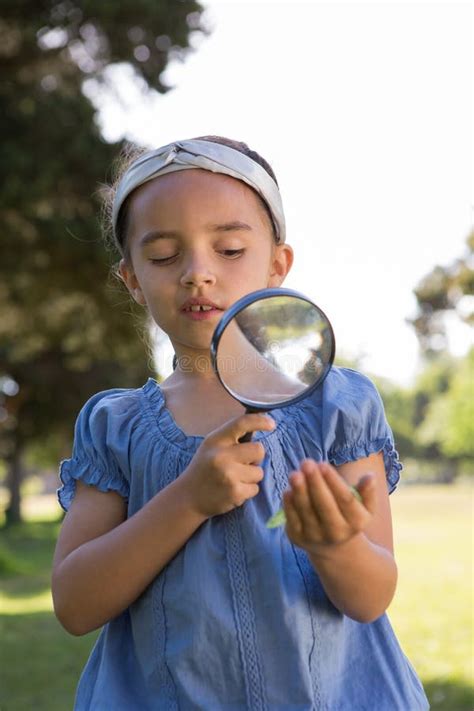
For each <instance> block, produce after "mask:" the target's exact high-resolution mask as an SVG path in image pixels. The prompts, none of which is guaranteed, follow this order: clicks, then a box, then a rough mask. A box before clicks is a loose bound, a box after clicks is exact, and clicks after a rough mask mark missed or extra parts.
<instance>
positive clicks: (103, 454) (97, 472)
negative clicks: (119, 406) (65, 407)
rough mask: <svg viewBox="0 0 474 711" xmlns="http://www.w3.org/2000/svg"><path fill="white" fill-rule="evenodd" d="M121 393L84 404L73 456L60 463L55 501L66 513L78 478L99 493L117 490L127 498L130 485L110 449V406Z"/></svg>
mask: <svg viewBox="0 0 474 711" xmlns="http://www.w3.org/2000/svg"><path fill="white" fill-rule="evenodd" d="M122 392H123V391H121V390H107V391H104V392H100V393H97V394H96V395H94V396H93V397H92V398H90V400H88V401H87V402H86V404H85V405H84V407H83V408H82V410H81V411H80V413H79V415H78V417H77V420H76V426H75V429H74V447H73V452H72V457H71V458H70V459H65V460H64V461H62V462H61V465H60V470H59V475H60V478H61V482H62V486H61V487H60V488H59V489H58V492H57V493H58V500H59V503H60V505H61V506H62V508H63V509H64V510H65V511H67V510H68V509H69V507H70V505H71V503H72V500H73V498H74V495H75V491H76V481H77V480H78V479H80V480H81V481H82V482H84V484H88V485H90V486H95V487H96V488H97V489H99V490H100V491H104V492H107V491H116V492H117V493H118V494H120V495H121V496H123V498H124V499H127V498H128V495H129V482H128V481H127V479H126V477H125V475H124V473H123V472H122V471H121V469H120V467H119V465H118V462H117V459H116V457H115V456H114V453H113V446H111V445H113V439H114V436H115V435H114V430H115V429H116V427H115V426H114V417H113V411H111V410H112V408H111V404H113V401H114V400H115V399H116V396H117V395H118V394H120V393H122ZM114 396H115V397H114Z"/></svg>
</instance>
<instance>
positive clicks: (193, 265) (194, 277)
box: [180, 255, 216, 287]
mask: <svg viewBox="0 0 474 711" xmlns="http://www.w3.org/2000/svg"><path fill="white" fill-rule="evenodd" d="M180 282H181V286H187V287H190V286H197V287H199V286H205V285H207V286H212V285H213V284H215V283H216V276H215V274H214V272H213V271H212V270H211V269H209V266H208V265H207V264H206V262H205V260H204V259H203V258H202V257H201V258H199V256H197V255H196V256H193V257H190V259H189V260H188V261H187V263H186V265H185V268H184V270H183V274H182V275H181V280H180Z"/></svg>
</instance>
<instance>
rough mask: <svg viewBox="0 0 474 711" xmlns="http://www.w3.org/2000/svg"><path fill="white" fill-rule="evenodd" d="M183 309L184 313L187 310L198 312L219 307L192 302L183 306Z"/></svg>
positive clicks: (214, 309)
mask: <svg viewBox="0 0 474 711" xmlns="http://www.w3.org/2000/svg"><path fill="white" fill-rule="evenodd" d="M183 311H184V312H185V313H186V312H189V311H192V312H193V313H198V312H199V311H220V309H218V308H217V306H211V305H210V304H193V305H192V306H187V307H186V308H184V309H183Z"/></svg>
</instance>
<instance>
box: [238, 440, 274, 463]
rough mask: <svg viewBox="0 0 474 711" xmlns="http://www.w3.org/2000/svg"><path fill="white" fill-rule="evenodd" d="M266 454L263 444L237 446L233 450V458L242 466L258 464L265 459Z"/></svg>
mask: <svg viewBox="0 0 474 711" xmlns="http://www.w3.org/2000/svg"><path fill="white" fill-rule="evenodd" d="M265 454H266V452H265V447H264V446H263V444H262V443H261V442H246V443H245V444H236V445H234V447H233V448H232V456H233V457H235V459H236V461H238V462H241V463H242V464H257V463H258V462H261V461H262V460H263V459H264V458H265Z"/></svg>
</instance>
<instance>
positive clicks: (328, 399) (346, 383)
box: [304, 367, 402, 493]
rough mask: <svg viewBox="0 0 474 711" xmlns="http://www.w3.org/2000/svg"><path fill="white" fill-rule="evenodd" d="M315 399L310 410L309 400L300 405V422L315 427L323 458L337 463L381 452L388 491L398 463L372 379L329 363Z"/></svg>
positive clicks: (394, 481)
mask: <svg viewBox="0 0 474 711" xmlns="http://www.w3.org/2000/svg"><path fill="white" fill-rule="evenodd" d="M308 400H309V399H308ZM318 400H319V402H318V403H317V405H318V407H317V408H316V407H314V408H313V411H314V412H313V413H312V412H311V409H312V408H311V403H310V402H308V403H307V405H306V407H305V408H304V410H305V414H304V420H305V422H304V424H305V425H306V428H305V429H307V431H308V426H309V427H311V429H312V430H313V433H314V431H315V429H314V428H316V430H317V429H319V431H320V436H321V444H322V456H323V459H325V460H326V461H329V462H331V464H334V465H335V466H339V465H341V464H345V463H346V462H351V461H355V460H357V459H362V458H363V457H368V456H369V455H371V454H375V453H377V452H382V454H383V458H384V463H385V471H386V477H387V486H388V491H389V493H392V491H393V490H394V489H395V487H396V485H397V483H398V481H399V479H400V471H401V469H402V464H401V463H400V461H399V458H398V452H397V451H396V449H395V444H394V440H393V433H392V430H391V429H390V426H389V424H388V422H387V419H386V417H385V411H384V407H383V403H382V399H381V397H380V395H379V393H378V391H377V389H376V387H375V385H374V384H373V383H372V381H371V380H369V378H367V377H366V376H364V375H362V374H361V373H358V372H357V371H355V370H351V369H350V368H337V367H333V368H332V369H331V371H330V373H329V375H328V377H327V378H326V380H325V381H324V384H323V387H322V392H321V393H320V395H319V398H318ZM311 420H312V421H311Z"/></svg>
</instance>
